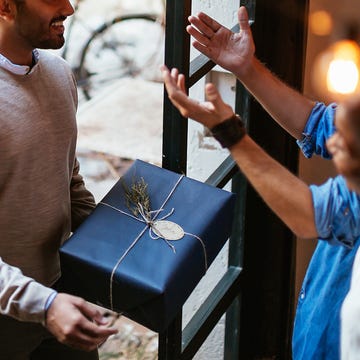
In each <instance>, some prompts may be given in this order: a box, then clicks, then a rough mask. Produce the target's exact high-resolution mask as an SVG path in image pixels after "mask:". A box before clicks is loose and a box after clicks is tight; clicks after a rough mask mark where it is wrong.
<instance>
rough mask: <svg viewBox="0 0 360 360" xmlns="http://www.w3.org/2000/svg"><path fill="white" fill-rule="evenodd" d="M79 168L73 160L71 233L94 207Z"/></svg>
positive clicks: (77, 163) (91, 196) (92, 198)
mask: <svg viewBox="0 0 360 360" xmlns="http://www.w3.org/2000/svg"><path fill="white" fill-rule="evenodd" d="M79 168H80V165H79V162H78V160H77V159H75V165H74V169H73V174H72V178H71V184H70V196H71V230H72V231H75V230H76V229H77V228H78V226H79V225H80V224H81V223H82V222H83V221H84V220H85V219H86V217H87V216H88V215H89V214H90V213H91V212H92V210H93V209H94V207H95V200H94V197H93V195H92V194H91V192H90V191H89V190H87V189H86V187H85V183H84V179H83V177H82V176H81V175H80V174H79Z"/></svg>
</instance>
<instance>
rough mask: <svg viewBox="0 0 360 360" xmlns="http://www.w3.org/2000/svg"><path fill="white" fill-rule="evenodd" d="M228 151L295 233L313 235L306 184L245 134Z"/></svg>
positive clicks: (303, 235) (309, 199) (307, 236)
mask: <svg viewBox="0 0 360 360" xmlns="http://www.w3.org/2000/svg"><path fill="white" fill-rule="evenodd" d="M230 150H231V155H232V157H233V158H234V160H235V161H236V163H237V164H238V166H239V168H240V169H241V171H242V173H243V174H244V175H245V176H246V178H247V179H248V181H249V182H250V183H251V184H252V186H253V187H254V189H255V190H256V191H257V192H258V193H259V195H260V196H261V197H262V198H263V200H264V201H265V202H266V203H267V205H268V206H269V207H270V208H271V209H272V210H273V211H274V213H276V214H277V215H278V216H279V218H280V219H281V220H282V221H283V222H284V223H285V224H286V225H287V226H288V227H289V228H290V229H291V230H292V231H293V232H294V233H295V234H296V235H297V236H299V237H301V238H314V237H316V235H317V231H316V227H315V217H314V209H313V203H312V196H311V192H310V190H309V188H308V186H307V185H306V184H305V183H304V182H302V181H301V180H300V179H299V178H297V177H296V176H295V175H293V174H292V173H291V172H290V171H288V170H287V169H286V168H285V167H283V166H282V165H281V164H279V163H278V162H277V161H275V160H274V159H272V158H271V157H270V156H269V155H268V154H267V153H266V152H265V151H264V150H263V149H261V148H260V147H259V146H258V145H257V144H256V143H255V142H254V141H253V140H252V139H251V138H250V137H249V136H247V135H245V137H244V138H243V139H242V140H241V141H240V142H238V143H237V144H235V145H234V146H232V147H231V149H230Z"/></svg>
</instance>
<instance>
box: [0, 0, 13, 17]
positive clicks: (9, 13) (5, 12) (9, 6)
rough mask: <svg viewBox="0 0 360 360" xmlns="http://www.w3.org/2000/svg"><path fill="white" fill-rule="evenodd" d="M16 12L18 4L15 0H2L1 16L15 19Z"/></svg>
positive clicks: (0, 3)
mask: <svg viewBox="0 0 360 360" xmlns="http://www.w3.org/2000/svg"><path fill="white" fill-rule="evenodd" d="M15 14H16V6H15V3H14V1H13V0H0V18H1V19H4V20H7V21H9V20H13V19H14V17H15Z"/></svg>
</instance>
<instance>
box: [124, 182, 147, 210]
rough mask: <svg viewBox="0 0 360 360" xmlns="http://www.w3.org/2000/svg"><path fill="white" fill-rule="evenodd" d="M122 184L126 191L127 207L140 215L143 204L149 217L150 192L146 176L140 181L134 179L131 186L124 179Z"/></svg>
mask: <svg viewBox="0 0 360 360" xmlns="http://www.w3.org/2000/svg"><path fill="white" fill-rule="evenodd" d="M122 186H123V189H124V192H125V203H126V206H127V208H128V209H129V210H130V211H131V212H132V213H133V214H134V215H135V216H138V215H139V213H140V206H139V204H140V205H141V206H142V208H143V210H144V212H145V215H146V216H147V217H148V216H149V213H150V211H151V210H150V209H151V208H150V197H149V194H148V190H147V187H148V184H147V183H146V182H145V180H144V178H141V179H140V180H138V181H135V179H133V181H132V183H131V185H130V186H128V185H127V184H126V183H125V182H124V181H122Z"/></svg>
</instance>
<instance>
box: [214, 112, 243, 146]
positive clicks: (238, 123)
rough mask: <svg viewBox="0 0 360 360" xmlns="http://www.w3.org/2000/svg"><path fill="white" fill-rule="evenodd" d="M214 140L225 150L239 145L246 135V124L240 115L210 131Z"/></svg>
mask: <svg viewBox="0 0 360 360" xmlns="http://www.w3.org/2000/svg"><path fill="white" fill-rule="evenodd" d="M210 131H211V133H212V135H213V136H214V138H215V139H216V140H217V141H219V143H220V144H221V146H222V147H223V148H230V147H232V146H233V145H235V144H236V143H238V142H239V141H240V140H241V139H242V138H243V137H244V136H245V134H246V128H245V124H244V122H243V121H242V119H241V117H240V116H239V115H236V114H234V115H233V116H232V117H230V118H229V119H226V120H225V121H222V122H221V123H220V124H218V125H215V126H214V127H212V128H211V129H210Z"/></svg>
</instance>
